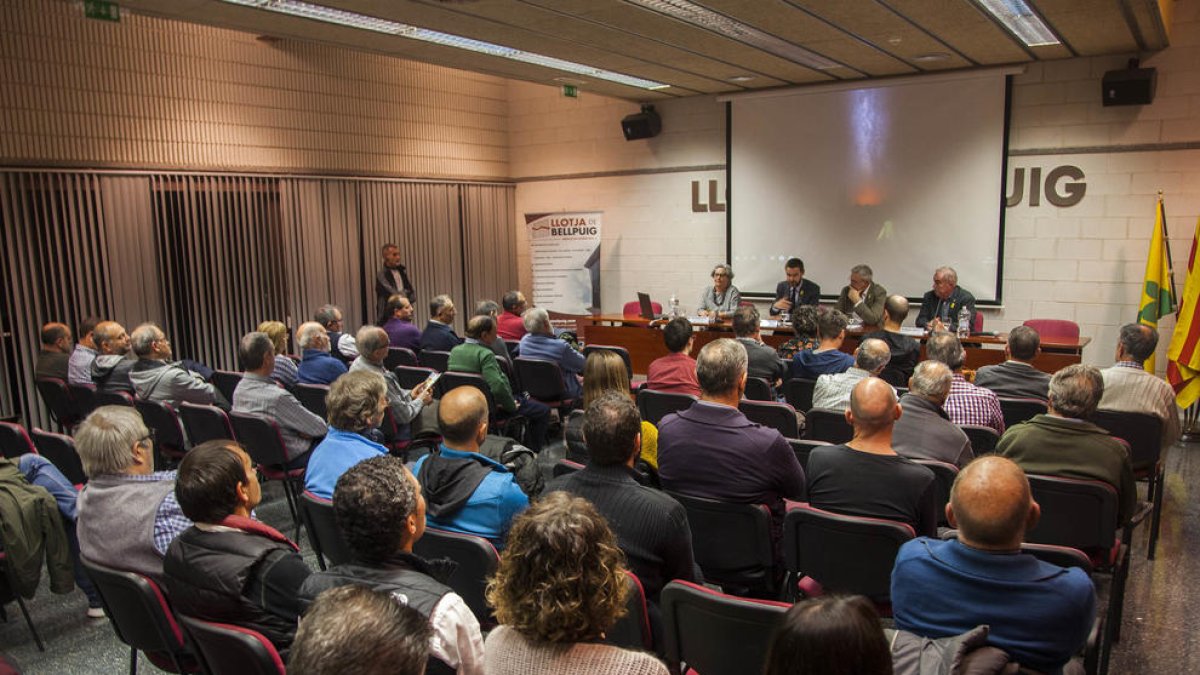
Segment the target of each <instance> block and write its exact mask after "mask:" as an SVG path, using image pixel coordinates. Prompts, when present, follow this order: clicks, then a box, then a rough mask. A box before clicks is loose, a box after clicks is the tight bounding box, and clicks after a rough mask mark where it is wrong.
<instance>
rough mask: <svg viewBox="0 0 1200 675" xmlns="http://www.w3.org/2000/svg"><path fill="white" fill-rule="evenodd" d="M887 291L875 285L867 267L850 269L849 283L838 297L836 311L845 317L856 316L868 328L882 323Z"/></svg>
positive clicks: (873, 275) (872, 275)
mask: <svg viewBox="0 0 1200 675" xmlns="http://www.w3.org/2000/svg"><path fill="white" fill-rule="evenodd" d="M887 297H888V292H887V289H886V288H884V287H883V286H880V285H879V284H877V283H875V273H874V272H872V271H871V268H870V267H869V266H867V265H855V266H854V267H852V268H850V283H849V285H847V286H846V287H845V288H843V289H842V293H841V295H839V296H838V301H837V308H838V311H839V312H841V313H843V314H845V315H846V316H853V315H857V316H858V318H860V319H862V322H863V323H864V324H866V325H868V326H878V325H880V324H882V323H883V303H885V302H887Z"/></svg>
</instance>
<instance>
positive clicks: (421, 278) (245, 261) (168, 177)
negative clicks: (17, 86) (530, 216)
mask: <svg viewBox="0 0 1200 675" xmlns="http://www.w3.org/2000/svg"><path fill="white" fill-rule="evenodd" d="M513 209H514V189H513V186H511V185H503V184H494V185H493V184H458V183H445V182H420V181H384V180H371V179H342V178H297V177H279V176H244V175H214V174H178V173H140V172H139V173H115V172H114V173H104V172H66V171H40V172H39V171H26V170H12V171H2V170H0V245H2V246H3V247H4V255H3V258H2V260H0V285H2V286H3V288H2V289H0V324H2V326H0V328H2V330H0V358H2V359H3V362H2V366H0V367H2V370H0V415H3V416H15V417H17V418H18V419H19V420H20V421H22V422H24V423H26V424H28V425H34V426H42V427H48V426H49V425H50V418H49V414H48V413H47V411H46V410H45V408H44V406H42V404H41V402H40V400H39V398H38V395H37V392H36V389H35V386H34V382H33V366H34V363H35V361H36V359H37V353H38V349H39V340H38V333H39V330H40V328H41V326H42V324H44V323H46V322H48V321H62V322H64V323H66V324H67V325H69V326H71V328H72V330H73V331H74V330H75V327H76V326H77V325H78V324H79V322H80V321H81V320H82V319H83V318H85V317H87V316H90V315H95V316H99V317H102V318H111V319H113V320H116V321H118V322H120V323H121V324H122V325H124V326H125V327H126V329H127V330H129V331H132V330H133V328H134V327H135V326H137V325H138V324H140V323H142V322H145V321H154V322H156V323H158V324H159V325H160V326H162V328H163V330H164V332H165V333H166V334H167V336H168V338H169V339H170V340H171V343H172V345H173V347H174V351H175V355H176V357H177V358H185V357H186V358H193V359H197V360H200V361H203V362H205V363H207V364H209V365H210V366H212V367H214V368H217V369H226V370H235V369H237V368H238V363H237V344H238V340H239V339H240V337H241V336H242V335H243V334H244V333H246V332H248V331H251V330H253V329H254V328H255V327H256V326H257V325H258V324H259V323H260V322H261V321H264V320H268V319H274V320H278V321H283V322H285V323H286V324H287V325H288V326H289V327H290V328H292V329H293V330H294V329H295V328H296V327H297V326H298V325H299V324H300V323H303V322H304V321H307V320H309V319H311V318H312V316H313V314H314V312H315V311H316V309H317V308H318V307H320V306H321V305H323V304H326V303H333V304H336V305H338V306H339V308H341V310H342V313H343V315H344V317H345V325H346V329H347V330H355V329H356V328H357V327H358V326H360V325H363V324H365V323H368V322H374V321H375V320H376V319H377V318H378V317H376V316H374V314H375V292H374V277H375V273H376V272H377V271H378V270H379V268H380V260H381V256H380V247H381V246H382V245H383V244H384V243H396V244H397V245H399V246H400V249H401V254H402V260H403V261H404V262H405V264H406V265H407V266H408V271H409V276H410V278H411V279H412V281H413V284H414V286H416V290H417V302H416V303H415V305H416V309H417V318H418V320H419V321H420V322H421V323H423V322H424V320H425V319H426V318H427V317H428V301H429V299H430V298H431V297H432V296H433V295H435V294H438V293H446V294H449V295H450V296H451V297H452V298H453V299H454V301H455V303H456V304H457V305H458V307H459V320H458V321H457V322H456V323H458V324H459V328H460V329H461V327H462V325H463V324H464V323H465V319H466V317H469V316H470V313H471V311H472V309H473V308H474V304H475V302H476V301H478V300H480V299H483V298H491V299H495V300H499V298H500V296H501V295H502V294H503V293H504V292H505V291H506V290H509V289H512V288H515V287H516V284H517V270H516V251H515V232H514V229H513V228H514V222H515V213H514V211H513Z"/></svg>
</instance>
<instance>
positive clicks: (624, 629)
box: [604, 570, 654, 651]
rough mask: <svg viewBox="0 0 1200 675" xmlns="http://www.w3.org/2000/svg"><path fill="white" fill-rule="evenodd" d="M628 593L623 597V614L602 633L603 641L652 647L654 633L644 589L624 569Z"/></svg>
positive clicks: (621, 644)
mask: <svg viewBox="0 0 1200 675" xmlns="http://www.w3.org/2000/svg"><path fill="white" fill-rule="evenodd" d="M625 581H626V584H625V585H626V586H628V587H629V595H628V596H627V597H626V598H625V615H624V616H622V617H621V618H619V619H617V622H616V623H614V624H613V625H612V628H609V629H608V630H607V631H605V633H604V641H605V642H607V643H608V644H610V645H616V646H618V647H625V648H627V649H641V650H645V651H652V650H653V649H654V633H653V631H652V630H651V629H650V609H649V607H648V606H647V604H646V590H645V589H644V588H643V587H642V582H641V580H640V579H638V577H637V575H636V574H634V573H633V572H630V571H629V570H625Z"/></svg>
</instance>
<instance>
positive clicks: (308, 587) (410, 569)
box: [300, 553, 457, 618]
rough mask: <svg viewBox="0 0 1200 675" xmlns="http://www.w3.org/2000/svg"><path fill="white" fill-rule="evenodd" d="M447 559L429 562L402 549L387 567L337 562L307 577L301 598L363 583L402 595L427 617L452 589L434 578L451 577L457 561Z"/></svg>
mask: <svg viewBox="0 0 1200 675" xmlns="http://www.w3.org/2000/svg"><path fill="white" fill-rule="evenodd" d="M447 562H449V561H441V560H437V561H432V562H428V561H425V560H423V559H421V558H419V557H418V556H416V555H413V554H411V553H401V554H398V555H397V557H396V558H395V559H393V560H392V561H390V562H389V565H388V566H387V567H367V566H365V565H360V564H357V563H344V564H341V565H335V566H333V567H331V568H329V569H328V570H325V571H324V572H317V573H315V574H313V575H312V576H310V577H309V578H308V579H306V580H305V582H304V585H303V586H301V587H300V600H301V601H302V602H303V603H305V604H308V603H311V602H312V601H313V600H314V599H316V597H317V596H318V595H320V594H321V591H326V590H329V589H330V588H337V587H338V586H345V585H347V584H362V585H364V586H370V587H371V588H373V589H375V590H377V591H383V592H385V593H391V594H393V595H396V596H400V598H401V599H402V600H403V602H404V604H406V605H408V606H409V607H412V608H413V609H415V610H417V611H418V612H420V613H421V616H424V617H426V618H428V617H429V616H430V615H431V614H433V608H434V607H435V606H436V605H437V604H438V602H439V601H441V599H442V597H443V596H444V595H446V594H447V593H450V592H451V591H452V589H451V588H450V587H449V586H447V585H446V584H444V583H442V582H440V581H438V580H437V579H435V578H434V576H435V575H436V576H439V577H442V578H449V576H450V573H452V572H453V567H455V566H457V565H453V564H451V565H449V566H446V565H444V564H443V563H447Z"/></svg>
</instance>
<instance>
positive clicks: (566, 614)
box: [484, 492, 667, 675]
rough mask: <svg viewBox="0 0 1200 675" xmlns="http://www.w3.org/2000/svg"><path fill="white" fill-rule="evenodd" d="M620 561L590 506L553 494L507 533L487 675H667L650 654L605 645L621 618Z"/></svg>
mask: <svg viewBox="0 0 1200 675" xmlns="http://www.w3.org/2000/svg"><path fill="white" fill-rule="evenodd" d="M627 593H628V588H627V587H626V585H625V556H624V555H623V554H622V553H621V549H619V548H617V540H616V537H615V536H614V535H613V533H612V530H610V529H609V527H608V523H607V522H606V521H605V520H604V518H603V517H602V516H601V515H600V514H599V513H598V512H597V511H596V507H594V506H592V504H591V502H589V501H587V500H586V499H581V498H579V497H571V496H570V495H568V494H567V493H565V492H552V493H550V494H548V495H546V496H545V497H543V498H542V499H541V500H540V501H538V502H537V503H536V504H534V505H533V506H532V507H530V508H529V509H528V510H527V511H525V512H524V513H522V514H521V515H520V516H518V517H517V519H516V520H515V521H514V522H513V526H512V529H511V530H510V531H509V533H508V544H507V546H505V549H504V553H503V554H502V555H501V556H500V565H499V567H498V568H497V569H496V575H495V576H494V577H492V579H491V580H490V581H489V582H488V587H487V599H488V603H489V604H491V605H492V607H493V608H495V613H496V620H497V621H499V622H500V624H501V625H500V626H499V627H497V628H496V629H495V630H493V631H492V632H491V633H490V634H489V635H488V637H487V640H486V642H485V643H484V661H485V666H486V668H487V672H488V675H536V674H538V673H546V674H547V675H550V674H553V675H593V674H594V675H666V674H667V668H666V666H664V665H663V664H662V662H660V661H659V660H658V659H656V658H655V657H654V656H652V655H650V654H645V653H642V652H636V651H631V650H627V649H621V648H620V647H614V646H612V645H606V644H602V643H601V642H600V640H602V639H603V638H604V633H605V631H607V630H608V629H609V628H610V627H611V626H612V625H613V624H614V623H615V622H616V620H617V619H618V618H619V617H620V616H621V614H623V613H624V609H625V596H626V594H627Z"/></svg>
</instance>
